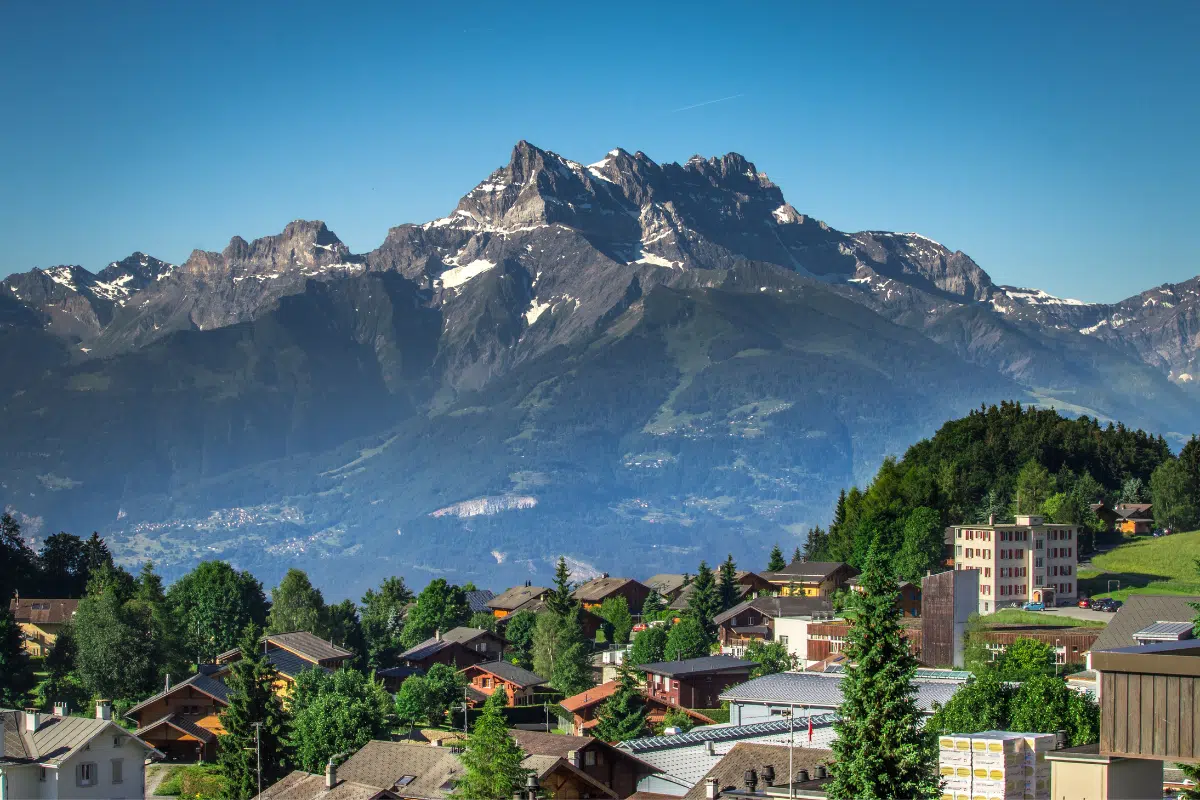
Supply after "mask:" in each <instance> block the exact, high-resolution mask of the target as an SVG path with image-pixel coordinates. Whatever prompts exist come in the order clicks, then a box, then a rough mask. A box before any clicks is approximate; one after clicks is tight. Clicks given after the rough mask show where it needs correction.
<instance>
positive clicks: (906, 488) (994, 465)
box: [805, 402, 1200, 580]
mask: <svg viewBox="0 0 1200 800" xmlns="http://www.w3.org/2000/svg"><path fill="white" fill-rule="evenodd" d="M1099 502H1107V503H1110V504H1111V503H1117V502H1133V503H1137V502H1147V503H1149V502H1153V503H1154V505H1155V515H1156V521H1157V522H1158V524H1160V525H1161V526H1163V527H1175V528H1187V527H1191V526H1194V525H1195V524H1196V522H1197V516H1198V509H1200V441H1197V439H1196V438H1195V437H1193V438H1192V440H1191V441H1190V442H1189V443H1188V444H1187V445H1186V446H1185V447H1184V448H1183V451H1182V452H1181V453H1180V455H1179V457H1175V456H1174V455H1172V453H1171V449H1170V448H1169V447H1168V446H1167V442H1166V440H1165V439H1163V437H1162V436H1153V435H1151V434H1148V433H1145V432H1144V431H1141V430H1130V429H1129V428H1126V427H1125V426H1123V425H1120V424H1113V423H1109V424H1107V425H1101V424H1100V423H1099V422H1097V421H1096V420H1095V419H1092V418H1089V417H1086V416H1083V417H1078V418H1074V419H1072V418H1067V417H1064V416H1062V415H1061V414H1059V413H1058V412H1056V411H1054V410H1053V409H1042V408H1035V407H1023V406H1022V405H1021V404H1020V403H1007V402H1005V403H1001V404H1000V405H998V406H986V407H982V408H980V409H979V410H978V411H973V412H971V413H970V414H969V415H968V416H966V417H963V418H962V419H956V420H952V421H950V422H947V423H946V424H945V425H943V426H942V427H941V429H939V430H938V432H937V433H936V434H935V435H934V436H933V437H932V438H929V439H924V440H922V441H920V442H917V443H916V444H914V445H912V446H911V447H909V448H908V450H907V451H906V452H905V454H904V457H903V458H901V459H900V460H898V461H897V460H896V459H894V458H889V459H886V460H885V461H884V463H883V465H882V466H881V467H880V468H879V471H878V473H877V474H876V475H875V478H874V479H873V480H872V481H871V483H870V485H869V486H867V488H866V489H865V490H862V489H859V488H857V487H854V488H851V489H850V490H848V491H843V492H842V494H841V496H840V497H839V499H838V503H837V508H836V511H835V513H834V518H833V520H832V521H831V523H830V525H829V528H828V530H825V529H822V528H815V529H813V530H812V531H810V532H809V537H808V541H807V543H806V547H805V555H806V557H808V558H810V559H814V560H830V561H846V562H849V563H851V564H853V565H855V566H861V565H862V564H864V563H865V562H866V558H867V554H868V553H869V552H870V550H871V548H872V547H878V548H880V550H881V552H883V553H884V554H886V555H887V556H888V557H889V558H890V559H891V562H892V563H893V565H894V567H895V569H896V571H897V574H898V575H900V576H901V577H903V578H907V579H909V580H915V579H918V578H919V577H920V576H921V575H923V574H925V570H927V569H931V568H934V567H935V566H937V564H938V562H939V560H940V558H941V554H942V545H943V530H944V528H945V526H947V525H954V524H961V523H965V522H986V521H987V520H988V519H989V518H990V517H994V518H995V520H996V521H997V522H1001V521H1011V520H1012V518H1013V516H1014V515H1015V514H1018V513H1020V514H1043V515H1045V516H1046V518H1047V519H1049V520H1050V521H1052V522H1061V523H1071V524H1076V525H1079V526H1080V527H1081V528H1082V529H1083V531H1084V533H1085V538H1084V539H1083V541H1084V542H1085V545H1086V544H1088V543H1090V541H1091V538H1092V536H1089V535H1088V534H1091V535H1094V534H1097V533H1099V532H1101V531H1102V530H1103V525H1102V523H1101V522H1100V520H1099V519H1098V518H1097V516H1096V514H1095V512H1094V511H1093V510H1092V508H1091V505H1092V504H1093V503H1099Z"/></svg>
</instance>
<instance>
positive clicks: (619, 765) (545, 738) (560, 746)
mask: <svg viewBox="0 0 1200 800" xmlns="http://www.w3.org/2000/svg"><path fill="white" fill-rule="evenodd" d="M510 734H511V735H512V738H513V739H514V740H515V741H516V743H517V746H518V747H520V748H521V749H522V750H524V751H525V753H526V754H527V759H526V760H527V761H529V760H530V759H534V758H537V759H543V760H545V759H563V760H565V761H567V762H568V763H569V764H570V765H571V766H572V767H574V768H575V769H576V770H579V771H581V772H583V773H584V774H585V775H586V776H587V777H589V778H590V779H591V780H592V781H594V782H595V783H598V784H600V785H601V786H602V787H604V789H605V790H606V794H608V793H611V796H612V797H618V798H622V797H629V796H630V795H632V794H633V793H634V792H636V791H637V787H638V783H639V782H640V781H641V780H642V779H644V778H646V777H648V776H650V775H653V774H656V773H658V772H661V770H660V769H658V768H657V767H654V766H651V765H650V764H647V763H646V762H645V761H642V760H641V759H640V758H638V757H636V756H634V755H633V754H631V753H628V752H626V751H624V750H619V749H617V748H616V747H613V746H612V745H610V744H608V743H607V742H603V741H601V740H600V739H596V738H593V737H590V736H588V737H584V736H563V735H561V734H557V733H543V732H541V731H523V730H512V731H510ZM566 774H571V773H566ZM539 782H540V783H541V785H542V787H543V788H544V789H547V790H549V791H551V793H552V794H554V793H555V787H553V786H552V785H551V783H550V782H549V781H548V780H547V779H546V778H542V777H541V776H539ZM581 788H583V787H581ZM583 792H584V793H586V792H587V789H586V788H583ZM555 796H559V797H582V796H584V794H574V795H570V794H566V793H564V792H562V790H561V789H559V790H558V793H557V794H556V795H555Z"/></svg>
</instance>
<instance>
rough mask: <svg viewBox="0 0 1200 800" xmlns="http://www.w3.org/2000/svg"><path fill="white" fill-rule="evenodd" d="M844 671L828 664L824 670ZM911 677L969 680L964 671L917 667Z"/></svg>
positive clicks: (841, 667)
mask: <svg viewBox="0 0 1200 800" xmlns="http://www.w3.org/2000/svg"><path fill="white" fill-rule="evenodd" d="M845 671H846V665H845V664H830V665H829V666H828V667H826V668H825V673H826V674H841V673H843V672H845ZM913 677H915V678H916V679H917V680H924V681H952V682H954V683H966V682H967V681H969V680H970V679H971V673H970V672H968V671H967V670H964V669H931V668H929V667H917V671H916V674H915V675H914V676H913Z"/></svg>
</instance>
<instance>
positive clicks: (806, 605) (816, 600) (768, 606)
mask: <svg viewBox="0 0 1200 800" xmlns="http://www.w3.org/2000/svg"><path fill="white" fill-rule="evenodd" d="M751 608H752V609H754V610H755V611H757V612H759V613H760V614H762V615H763V616H767V617H771V618H772V619H778V618H779V617H802V616H811V615H813V614H832V613H833V602H832V601H831V600H830V599H829V598H828V597H756V598H754V599H753V600H747V601H745V602H744V603H738V604H737V605H736V606H734V607H733V608H731V609H729V610H728V611H725V612H723V613H721V614H717V616H715V617H713V622H714V623H716V624H717V625H720V624H722V623H724V622H725V621H726V620H730V619H733V618H734V617H736V616H737V615H738V614H740V613H742V612H743V611H746V610H748V609H751Z"/></svg>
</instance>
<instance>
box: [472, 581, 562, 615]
mask: <svg viewBox="0 0 1200 800" xmlns="http://www.w3.org/2000/svg"><path fill="white" fill-rule="evenodd" d="M548 591H550V590H549V589H547V588H546V587H545V586H514V587H512V588H511V589H506V590H504V591H503V592H501V593H500V594H498V595H496V596H495V597H493V598H492V599H491V600H488V602H487V605H488V608H494V609H496V610H498V611H513V610H515V609H517V608H520V607H521V606H523V605H525V604H526V603H528V602H529V601H530V600H535V599H537V598H539V597H541V596H542V595H544V594H545V593H546V592H548Z"/></svg>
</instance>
